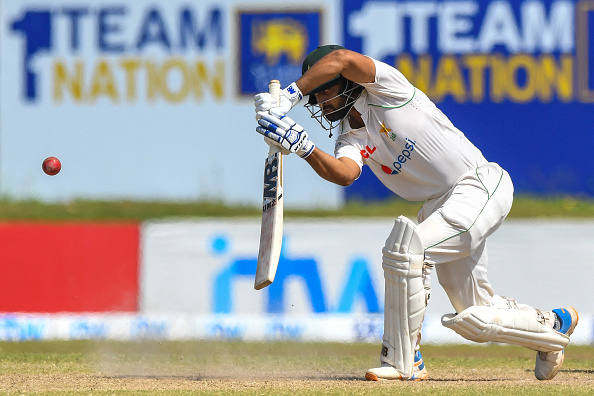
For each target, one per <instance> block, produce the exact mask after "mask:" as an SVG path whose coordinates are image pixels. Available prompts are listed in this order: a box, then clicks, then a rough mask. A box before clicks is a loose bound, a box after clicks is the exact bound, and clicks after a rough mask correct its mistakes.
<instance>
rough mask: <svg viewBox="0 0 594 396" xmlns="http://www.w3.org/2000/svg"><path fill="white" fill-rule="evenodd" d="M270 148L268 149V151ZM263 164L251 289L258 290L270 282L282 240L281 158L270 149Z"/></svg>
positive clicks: (278, 257)
mask: <svg viewBox="0 0 594 396" xmlns="http://www.w3.org/2000/svg"><path fill="white" fill-rule="evenodd" d="M271 151H272V150H271ZM274 151H275V152H273V153H271V155H269V157H268V158H267V159H266V165H265V167H264V200H263V205H262V227H261V229H260V248H259V251H258V266H257V268H256V280H255V283H254V288H255V289H256V290H260V289H262V288H264V287H266V286H268V285H270V284H271V283H272V282H273V281H274V276H275V275H276V269H277V267H278V261H279V259H280V251H281V247H282V239H283V186H282V170H283V168H282V167H283V165H282V164H283V158H282V154H281V153H280V152H279V151H276V150H274Z"/></svg>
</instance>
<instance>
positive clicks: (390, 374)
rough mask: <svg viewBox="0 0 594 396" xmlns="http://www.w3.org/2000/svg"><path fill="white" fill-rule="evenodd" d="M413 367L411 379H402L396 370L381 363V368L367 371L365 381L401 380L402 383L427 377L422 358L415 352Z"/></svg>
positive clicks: (419, 353)
mask: <svg viewBox="0 0 594 396" xmlns="http://www.w3.org/2000/svg"><path fill="white" fill-rule="evenodd" d="M414 362H415V365H414V367H413V375H412V377H411V378H402V376H401V375H400V373H399V372H398V370H396V369H395V368H394V367H392V366H390V365H389V364H386V363H383V364H382V366H381V367H376V368H372V369H369V370H367V372H366V373H365V379H366V380H367V381H386V380H402V381H422V380H424V379H427V377H429V374H427V369H426V368H425V364H424V363H423V357H422V356H421V352H420V351H416V352H415V361H414Z"/></svg>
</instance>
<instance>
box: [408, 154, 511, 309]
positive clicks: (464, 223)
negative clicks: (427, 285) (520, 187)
mask: <svg viewBox="0 0 594 396" xmlns="http://www.w3.org/2000/svg"><path fill="white" fill-rule="evenodd" d="M513 192H514V188H513V184H512V181H511V178H510V177H509V174H508V173H507V172H506V171H505V170H503V169H502V168H501V167H500V166H499V165H498V164H496V163H493V162H491V163H487V164H485V165H482V166H480V167H479V168H477V169H474V170H472V171H469V172H467V173H465V174H464V175H462V176H461V177H460V179H458V181H457V182H456V183H455V184H454V186H453V187H452V189H451V190H450V191H448V192H447V193H446V194H444V195H443V196H441V197H439V198H435V199H431V200H428V201H427V202H425V205H423V207H422V208H421V210H420V211H419V214H418V216H417V220H418V222H419V226H418V230H419V233H420V234H421V239H422V241H423V245H424V247H425V262H426V263H428V264H433V265H435V271H436V273H437V278H438V280H439V283H440V285H441V286H442V287H443V288H444V290H445V292H446V293H447V295H448V297H449V299H450V302H451V303H452V306H453V307H454V309H455V310H456V312H462V311H463V310H465V309H466V308H468V307H471V306H474V305H480V306H485V305H486V306H491V305H494V302H493V296H494V292H493V288H492V287H491V284H490V283H489V279H488V277H487V237H488V236H489V235H491V234H492V233H493V232H495V230H497V229H498V228H499V226H500V225H501V223H503V220H504V219H505V217H506V216H507V214H508V213H509V211H510V209H511V206H512V201H513ZM496 305H497V304H496Z"/></svg>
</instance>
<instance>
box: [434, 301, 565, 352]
mask: <svg viewBox="0 0 594 396" xmlns="http://www.w3.org/2000/svg"><path fill="white" fill-rule="evenodd" d="M441 324H442V325H444V326H445V327H448V328H450V329H452V330H454V331H455V332H456V333H458V334H460V335H461V336H462V337H464V338H466V339H468V340H471V341H475V342H503V343H506V344H512V345H519V346H523V347H526V348H529V349H532V350H535V351H540V352H552V351H560V350H562V349H564V348H565V347H566V346H567V344H569V337H568V336H567V335H565V334H562V333H559V332H557V331H555V330H553V329H552V328H551V327H549V326H546V325H543V324H542V323H540V322H539V321H538V320H537V319H536V317H535V315H531V314H528V313H525V312H523V311H520V310H518V309H499V308H495V307H478V306H475V307H470V308H467V309H465V310H464V311H462V312H461V313H459V314H457V315H456V314H447V315H444V316H442V318H441Z"/></svg>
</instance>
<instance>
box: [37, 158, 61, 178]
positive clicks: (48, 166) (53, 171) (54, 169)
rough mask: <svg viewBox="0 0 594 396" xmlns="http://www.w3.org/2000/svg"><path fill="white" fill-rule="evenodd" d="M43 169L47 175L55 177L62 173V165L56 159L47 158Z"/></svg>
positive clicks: (42, 166)
mask: <svg viewBox="0 0 594 396" xmlns="http://www.w3.org/2000/svg"><path fill="white" fill-rule="evenodd" d="M41 168H42V169H43V171H44V172H45V173H46V174H48V175H50V176H53V175H57V174H58V173H59V172H60V169H62V164H61V163H60V160H59V159H57V158H56V157H47V158H46V159H44V160H43V164H42V165H41Z"/></svg>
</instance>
